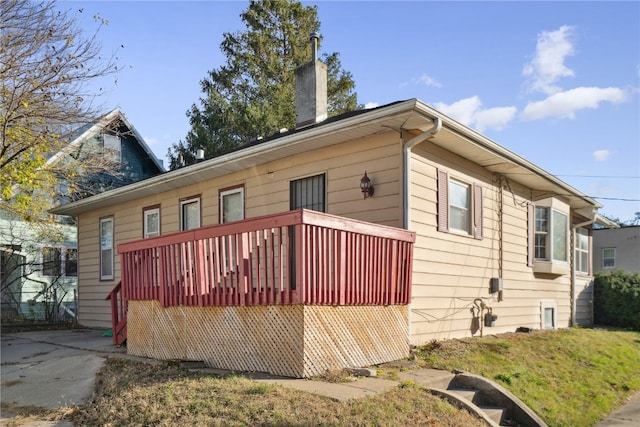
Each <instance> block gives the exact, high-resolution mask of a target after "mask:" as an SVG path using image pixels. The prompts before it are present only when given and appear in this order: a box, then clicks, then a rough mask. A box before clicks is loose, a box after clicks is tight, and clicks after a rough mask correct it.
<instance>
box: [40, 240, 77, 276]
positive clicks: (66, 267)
mask: <svg viewBox="0 0 640 427" xmlns="http://www.w3.org/2000/svg"><path fill="white" fill-rule="evenodd" d="M41 275H42V276H43V277H56V278H58V277H76V276H77V275H78V249H76V248H67V247H64V246H45V247H43V248H42V271H41Z"/></svg>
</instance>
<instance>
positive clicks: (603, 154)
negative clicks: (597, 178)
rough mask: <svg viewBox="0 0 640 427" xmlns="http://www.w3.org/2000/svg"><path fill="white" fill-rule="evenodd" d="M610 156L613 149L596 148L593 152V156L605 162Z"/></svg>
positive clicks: (598, 160) (597, 160)
mask: <svg viewBox="0 0 640 427" xmlns="http://www.w3.org/2000/svg"><path fill="white" fill-rule="evenodd" d="M609 156H611V151H609V150H596V151H594V152H593V158H594V159H595V160H596V162H604V161H606V160H607V159H608V158H609Z"/></svg>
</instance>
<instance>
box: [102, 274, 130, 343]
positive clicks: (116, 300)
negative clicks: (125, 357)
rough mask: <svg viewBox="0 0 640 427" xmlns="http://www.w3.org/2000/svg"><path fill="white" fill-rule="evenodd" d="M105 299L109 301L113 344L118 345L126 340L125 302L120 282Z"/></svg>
mask: <svg viewBox="0 0 640 427" xmlns="http://www.w3.org/2000/svg"><path fill="white" fill-rule="evenodd" d="M106 299H107V300H110V301H111V333H112V336H113V344H114V345H120V344H122V343H123V342H125V341H126V340H127V300H126V299H125V298H124V297H123V295H122V282H118V284H117V285H116V286H115V287H114V288H113V289H112V290H111V292H109V295H107V298H106Z"/></svg>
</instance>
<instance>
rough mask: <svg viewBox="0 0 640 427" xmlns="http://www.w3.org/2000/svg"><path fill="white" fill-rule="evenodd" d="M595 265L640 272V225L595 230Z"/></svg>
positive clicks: (605, 268) (609, 269)
mask: <svg viewBox="0 0 640 427" xmlns="http://www.w3.org/2000/svg"><path fill="white" fill-rule="evenodd" d="M593 267H594V268H593V271H594V273H598V272H600V271H614V270H624V271H626V272H628V273H640V225H634V226H628V227H620V228H601V229H596V230H593Z"/></svg>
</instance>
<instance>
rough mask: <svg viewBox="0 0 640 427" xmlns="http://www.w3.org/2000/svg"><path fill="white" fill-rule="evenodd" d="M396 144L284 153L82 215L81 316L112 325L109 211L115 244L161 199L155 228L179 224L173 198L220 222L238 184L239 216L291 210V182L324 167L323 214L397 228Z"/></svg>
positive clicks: (132, 233)
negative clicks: (102, 272)
mask: <svg viewBox="0 0 640 427" xmlns="http://www.w3.org/2000/svg"><path fill="white" fill-rule="evenodd" d="M400 154H401V142H400V139H399V137H398V134H397V133H395V132H389V133H385V134H383V135H377V136H375V137H371V138H367V139H366V140H356V141H352V142H349V143H344V144H339V145H335V146H332V147H327V148H323V149H319V150H313V151H310V152H308V153H304V154H302V155H298V156H292V157H290V158H287V159H283V160H279V161H275V162H270V163H266V164H261V165H256V166H255V167H254V168H251V169H248V170H246V171H243V172H240V173H234V174H230V175H226V176H224V177H220V178H217V179H214V180H210V181H206V182H201V183H194V184H192V185H189V186H185V187H182V188H180V189H177V190H173V191H169V192H165V193H161V194H155V195H153V196H148V197H144V198H140V199H138V200H135V201H131V202H127V203H122V204H119V205H116V206H112V207H110V208H106V209H100V210H95V211H91V212H87V213H84V214H81V215H80V220H79V230H80V245H81V248H82V255H81V256H80V259H79V281H80V292H79V300H80V303H79V306H80V312H79V318H80V323H81V324H83V325H86V326H91V327H110V325H111V323H110V322H111V312H110V305H109V302H108V301H105V300H104V298H105V297H106V296H107V294H108V293H109V291H110V290H111V289H112V288H113V287H114V286H115V285H116V284H117V283H118V281H119V278H120V260H119V257H118V256H117V254H116V256H115V260H114V261H115V262H114V280H112V281H100V280H99V279H98V278H99V267H100V264H99V237H98V224H99V218H101V217H104V216H109V215H113V217H114V241H115V245H116V247H117V245H118V244H119V243H122V242H126V241H131V240H138V239H141V238H142V209H143V208H144V207H145V206H152V205H160V218H161V233H162V234H163V235H165V234H168V233H173V232H176V231H178V230H179V200H180V199H182V198H185V197H191V196H195V195H199V196H200V207H201V215H202V217H201V224H202V225H203V226H207V225H214V224H218V220H219V214H218V211H219V204H218V197H219V195H218V194H219V193H218V191H219V190H220V189H223V188H228V187H232V186H237V185H244V188H245V217H246V218H251V217H256V216H260V215H267V214H271V213H277V212H284V211H287V210H289V182H290V181H291V180H294V179H298V178H301V177H306V176H311V175H316V174H319V173H326V179H327V183H326V191H327V194H326V201H327V212H328V213H331V214H334V215H341V216H345V217H349V218H354V219H359V220H363V221H369V222H375V223H378V224H384V225H390V226H396V227H397V226H400V224H401V221H402V213H401V210H400V206H401V204H402V203H401V188H402V179H401V174H400V165H401V156H400ZM365 170H367V171H368V173H369V176H370V177H371V179H372V182H373V185H374V186H375V197H374V198H372V199H367V200H364V199H363V196H362V193H361V191H360V186H359V185H360V178H362V175H364V171H365Z"/></svg>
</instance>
